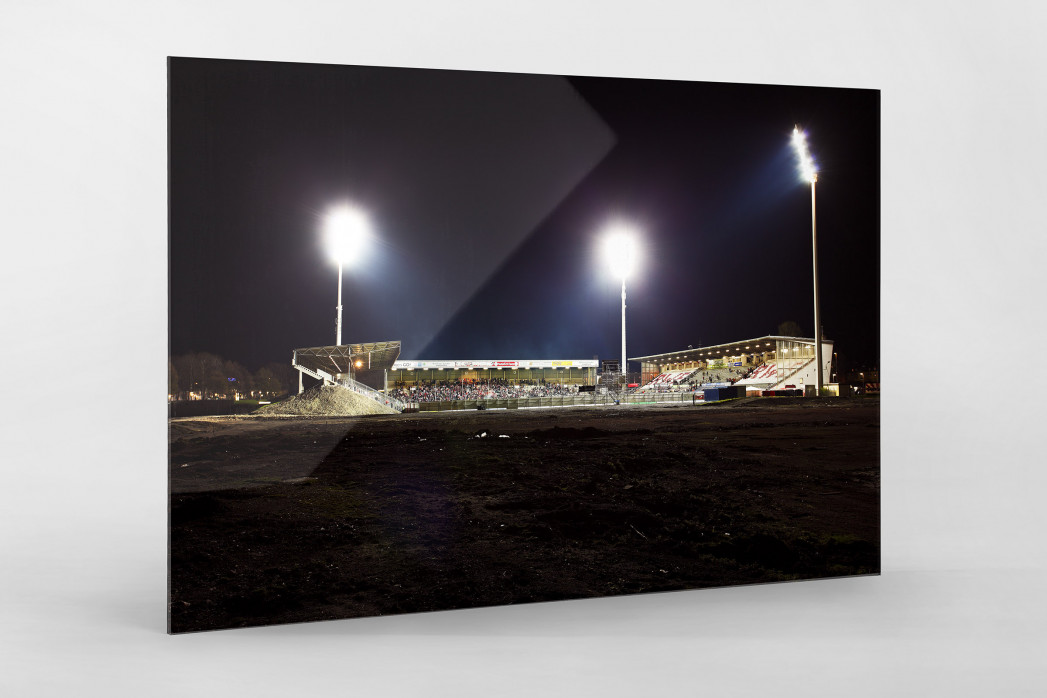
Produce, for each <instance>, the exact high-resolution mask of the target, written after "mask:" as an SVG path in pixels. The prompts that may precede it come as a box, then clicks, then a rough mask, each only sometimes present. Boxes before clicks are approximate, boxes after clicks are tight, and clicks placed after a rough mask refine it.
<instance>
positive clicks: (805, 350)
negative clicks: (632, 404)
mask: <svg viewBox="0 0 1047 698" xmlns="http://www.w3.org/2000/svg"><path fill="white" fill-rule="evenodd" d="M814 354H815V352H814V340H813V339H810V338H804V337H784V336H778V335H768V336H765V337H756V338H754V339H746V340H744V341H740V342H729V343H727V344H717V345H713V346H708V347H698V348H697V349H694V348H688V349H683V350H680V351H671V352H666V353H664V354H652V355H651V356H639V357H632V358H630V359H629V360H630V361H637V362H639V363H640V383H641V386H640V388H638V389H637V391H636V392H638V393H658V392H676V391H681V390H701V389H703V388H709V387H721V386H727V385H744V386H751V387H752V388H753V389H755V390H776V389H784V388H787V387H789V388H791V387H796V388H802V387H803V386H805V385H813V384H814V383H815V375H816V374H815V371H816V367H815V365H814V360H815V359H814ZM832 357H833V342H832V340H827V339H824V338H823V339H822V358H823V363H824V366H822V381H823V383H824V384H826V385H828V383H829V378H830V376H831V375H832V374H831V371H830V367H831V363H832Z"/></svg>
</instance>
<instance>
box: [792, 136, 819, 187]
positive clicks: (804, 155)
mask: <svg viewBox="0 0 1047 698" xmlns="http://www.w3.org/2000/svg"><path fill="white" fill-rule="evenodd" d="M793 149H794V150H795V151H796V157H797V159H798V160H799V165H800V177H801V178H803V181H805V182H811V183H814V182H816V181H818V168H817V167H815V164H814V159H813V158H812V157H811V151H810V149H809V148H808V147H807V134H806V133H804V132H803V131H801V130H800V127H799V126H795V127H793Z"/></svg>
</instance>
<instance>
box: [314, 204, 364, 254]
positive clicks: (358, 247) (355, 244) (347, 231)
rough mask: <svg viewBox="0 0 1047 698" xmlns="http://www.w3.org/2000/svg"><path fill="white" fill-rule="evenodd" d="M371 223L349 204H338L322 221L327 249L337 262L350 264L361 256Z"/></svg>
mask: <svg viewBox="0 0 1047 698" xmlns="http://www.w3.org/2000/svg"><path fill="white" fill-rule="evenodd" d="M370 231H371V225H370V222H369V221H368V220H367V216H366V215H365V214H364V213H363V212H362V211H360V210H359V209H356V208H353V207H351V206H339V207H338V208H335V209H333V210H332V211H331V212H330V213H328V214H327V218H326V220H325V221H324V234H325V236H326V238H327V239H326V242H327V251H328V253H329V254H330V255H331V259H332V260H334V261H335V262H336V263H338V264H352V263H354V262H356V261H357V260H359V259H360V257H361V256H362V255H361V253H362V252H363V249H364V246H365V244H366V242H367V238H368V237H370Z"/></svg>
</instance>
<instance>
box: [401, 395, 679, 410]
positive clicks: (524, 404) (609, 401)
mask: <svg viewBox="0 0 1047 698" xmlns="http://www.w3.org/2000/svg"><path fill="white" fill-rule="evenodd" d="M619 402H621V404H623V405H650V404H655V403H667V402H683V403H687V404H691V393H689V392H688V393H662V394H650V395H628V394H627V395H622V396H621V397H620V398H619ZM613 404H615V399H614V398H613V397H611V396H610V395H599V394H596V393H590V394H586V395H560V396H556V397H519V398H502V399H498V398H495V399H490V400H439V401H436V402H422V403H413V404H412V405H411V409H413V408H414V407H415V406H417V409H418V410H419V411H420V412H443V411H445V410H477V409H489V410H517V409H528V408H533V407H576V406H583V405H613Z"/></svg>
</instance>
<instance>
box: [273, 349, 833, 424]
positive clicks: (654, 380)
mask: <svg viewBox="0 0 1047 698" xmlns="http://www.w3.org/2000/svg"><path fill="white" fill-rule="evenodd" d="M399 354H400V342H399V341H389V342H371V343H361V344H347V345H340V346H328V347H309V348H304V349H295V350H294V358H293V360H292V365H293V366H294V368H295V369H296V370H297V371H298V372H299V381H298V384H299V393H301V392H302V390H303V378H304V376H310V377H312V378H314V379H317V380H320V381H322V382H323V383H324V384H325V385H338V386H341V387H343V388H347V389H350V390H354V391H356V392H357V393H360V394H363V395H367V396H368V397H370V398H372V399H374V400H375V401H377V402H380V403H383V404H385V405H390V406H392V407H393V408H394V409H397V410H399V411H403V410H404V409H408V408H409V407H411V406H412V405H413V406H415V407H417V405H419V404H421V403H451V402H456V401H457V402H462V401H472V402H475V401H481V402H482V401H490V400H497V401H505V400H523V401H525V402H526V401H530V400H547V399H550V398H564V399H566V398H572V399H573V398H575V397H578V394H579V392H580V388H581V387H582V386H586V387H589V389H590V390H591V388H592V386H595V385H596V383H597V367H598V365H599V361H598V360H597V359H595V358H594V359H494V360H475V359H471V360H447V361H443V360H439V361H415V360H410V361H401V360H399ZM822 356H823V357H827V358H826V360H825V361H824V363H825V365H824V366H823V367H822V371H823V383H825V384H826V385H828V384H829V377H830V376H831V375H832V373H831V371H830V368H831V363H832V357H833V343H832V341H831V340H823V341H822ZM629 360H630V361H636V362H639V363H640V367H641V374H640V375H641V378H640V383H641V385H640V386H639V387H638V388H637V389H635V390H633V391H632V394H633V395H636V396H638V397H639V398H640V399H643V400H647V399H649V398H650V396H659V395H663V396H664V398H665V399H670V398H672V399H675V398H676V397H682V396H674V395H672V394H673V393H691V392H695V391H703V390H705V389H711V388H725V387H728V386H733V385H739V386H745V387H746V388H751V389H752V391H753V392H758V391H764V390H780V389H803V388H804V387H805V386H808V385H813V384H814V382H815V370H816V368H815V365H814V361H815V356H814V340H813V339H810V338H803V337H785V336H775V335H768V336H765V337H757V338H754V339H747V340H744V341H741V342H729V343H727V344H717V345H714V346H708V347H699V348H697V349H694V348H688V349H684V350H681V351H674V352H666V353H664V354H654V355H651V356H641V357H634V358H630V359H629ZM528 404H529V403H528ZM562 404H567V403H565V402H562ZM571 404H576V403H575V402H573V401H572V403H571ZM521 405H524V403H521Z"/></svg>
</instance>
